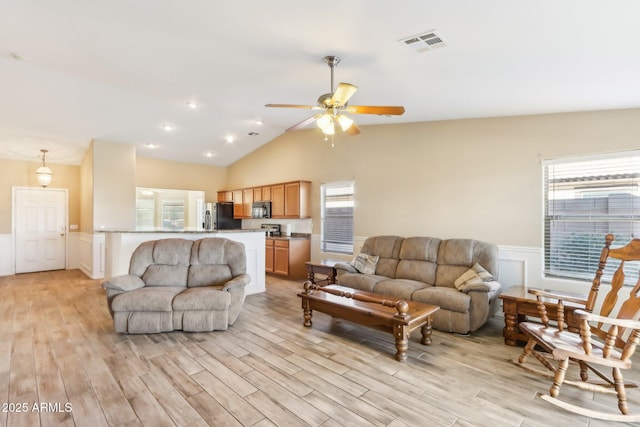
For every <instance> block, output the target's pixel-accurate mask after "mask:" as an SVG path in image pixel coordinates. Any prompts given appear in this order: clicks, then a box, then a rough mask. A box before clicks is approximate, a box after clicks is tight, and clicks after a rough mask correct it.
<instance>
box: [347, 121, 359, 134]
mask: <svg viewBox="0 0 640 427" xmlns="http://www.w3.org/2000/svg"><path fill="white" fill-rule="evenodd" d="M345 132H347V133H348V134H349V135H358V134H359V133H360V128H359V127H358V125H356V124H355V123H352V124H351V126H349V128H348V129H347V130H346V131H345Z"/></svg>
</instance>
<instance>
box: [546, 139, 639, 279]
mask: <svg viewBox="0 0 640 427" xmlns="http://www.w3.org/2000/svg"><path fill="white" fill-rule="evenodd" d="M543 168H544V255H545V257H544V258H545V274H546V275H547V276H556V277H564V278H572V279H585V280H591V279H593V277H594V274H595V272H596V270H597V269H598V261H599V259H600V253H601V251H602V248H603V246H604V238H605V235H606V234H607V233H611V234H613V235H614V236H615V241H614V243H613V247H616V246H622V245H624V244H626V243H628V242H629V241H630V240H631V239H632V238H633V237H640V190H639V186H640V151H634V152H625V153H617V154H615V155H609V156H606V157H604V156H598V157H584V158H576V159H570V160H554V161H546V162H544V163H543ZM611 264H614V263H611ZM615 268H617V265H615V264H614V265H607V268H606V269H605V275H604V280H605V281H610V280H611V275H612V272H613V271H614V270H615ZM633 268H634V269H635V273H634V274H627V277H626V281H625V283H627V284H632V283H636V281H637V280H638V266H637V265H635V266H633Z"/></svg>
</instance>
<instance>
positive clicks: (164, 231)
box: [97, 228, 264, 234]
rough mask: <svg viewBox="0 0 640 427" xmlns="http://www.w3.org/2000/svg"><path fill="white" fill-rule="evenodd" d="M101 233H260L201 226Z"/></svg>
mask: <svg viewBox="0 0 640 427" xmlns="http://www.w3.org/2000/svg"><path fill="white" fill-rule="evenodd" d="M97 231H98V232H101V233H154V234H155V233H168V234H218V233H262V234H264V230H262V229H259V228H235V229H231V230H205V229H202V228H184V229H180V230H167V229H164V228H157V229H154V228H151V229H144V230H97Z"/></svg>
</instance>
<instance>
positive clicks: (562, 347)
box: [518, 235, 640, 422]
mask: <svg viewBox="0 0 640 427" xmlns="http://www.w3.org/2000/svg"><path fill="white" fill-rule="evenodd" d="M612 241H613V236H612V235H607V237H606V244H605V248H604V249H603V251H602V255H601V258H600V264H599V266H598V272H597V273H596V278H595V279H594V281H593V287H592V290H591V292H590V293H589V300H588V302H587V303H586V304H585V310H576V311H575V315H576V316H577V318H578V319H579V320H580V333H579V334H576V333H574V332H570V331H567V330H565V326H564V322H563V319H564V317H563V316H562V313H561V312H559V313H558V325H557V326H555V327H554V326H551V325H550V324H549V319H548V317H547V313H546V309H545V306H544V303H543V302H542V295H540V294H538V295H537V297H538V302H539V304H538V305H539V311H540V317H541V320H542V324H539V323H533V322H523V323H521V324H520V329H521V330H522V331H523V332H524V333H525V334H527V335H528V336H529V341H528V342H527V345H526V346H525V348H524V350H523V352H522V355H521V356H520V358H519V360H518V362H519V364H521V365H522V364H523V363H524V362H525V359H526V358H527V356H529V354H531V353H533V354H534V355H535V357H536V359H538V360H539V361H540V362H541V363H542V364H543V365H544V366H545V367H547V368H548V369H549V370H551V371H552V372H553V385H552V386H551V388H550V390H549V395H543V394H539V397H541V398H542V399H544V400H545V401H548V402H550V403H552V404H554V405H556V406H559V407H561V408H564V409H566V410H569V411H571V412H574V413H578V414H581V415H586V416H588V417H592V418H599V419H603V420H610V421H625V422H632V421H640V414H630V413H629V409H628V407H627V398H626V388H628V387H635V385H633V384H625V383H624V380H623V376H622V372H621V370H622V369H629V368H630V367H631V359H630V358H631V355H632V354H633V352H634V351H635V348H636V345H638V344H639V343H640V321H638V320H637V319H638V318H639V317H640V296H639V295H638V293H639V291H640V278H639V279H638V282H637V283H636V285H635V286H634V287H633V289H632V290H631V292H630V294H629V298H628V299H627V300H626V301H624V303H622V305H621V306H620V309H619V310H618V315H617V316H616V317H610V314H611V312H612V311H613V309H614V308H615V306H616V302H617V300H618V291H619V290H620V289H621V288H622V287H623V284H624V279H625V273H624V267H625V262H628V261H639V260H640V239H633V240H632V241H631V242H629V243H628V244H627V245H625V246H623V247H621V248H615V249H610V248H609V247H610V244H611V242H612ZM609 258H615V259H617V260H619V261H620V265H619V267H618V269H617V270H616V271H615V273H614V275H613V279H612V282H611V290H610V291H609V293H608V294H607V296H606V297H605V299H604V301H603V303H602V309H601V310H600V315H596V314H592V313H590V312H589V311H588V310H589V309H590V308H593V305H594V304H595V300H594V301H592V300H591V299H592V297H594V298H595V295H596V294H597V292H598V288H599V285H600V278H601V276H602V271H603V270H604V267H605V264H606V262H607V260H608V259H609ZM543 294H544V296H545V297H547V298H548V297H550V294H549V293H543ZM558 305H559V307H560V308H559V311H561V310H562V301H561V300H559V304H558ZM590 322H591V323H590ZM593 336H595V337H593ZM593 338H596V339H593ZM536 345H538V346H540V347H542V348H543V349H544V350H545V351H547V352H548V353H549V354H550V356H551V357H552V358H553V359H555V360H557V361H558V367H557V368H555V367H554V366H553V365H552V364H551V362H550V361H549V360H548V357H546V356H545V355H543V354H541V353H538V352H537V351H536V350H535V347H536ZM569 361H576V362H578V364H579V366H580V378H581V380H582V381H565V374H566V371H567V368H568V365H569ZM594 365H600V366H604V367H609V368H611V369H612V378H609V377H608V376H607V375H605V374H604V373H602V372H600V371H599V370H598V369H597V368H596V367H595V366H594ZM588 370H591V371H592V372H594V373H595V374H596V375H597V376H599V377H600V378H601V379H603V380H604V381H605V383H604V384H594V383H590V382H587V380H588ZM563 383H565V384H571V385H576V386H578V387H580V388H582V389H586V390H589V391H596V392H604V393H615V394H617V398H618V409H619V411H620V412H621V414H619V413H604V412H599V411H594V410H591V409H588V408H584V407H581V406H577V405H574V404H570V403H567V402H564V401H562V400H559V399H557V397H558V395H559V393H560V386H561V385H562V384H563ZM612 388H613V389H614V390H615V391H613V390H612Z"/></svg>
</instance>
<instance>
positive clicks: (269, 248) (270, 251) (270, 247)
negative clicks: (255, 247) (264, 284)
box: [264, 239, 275, 273]
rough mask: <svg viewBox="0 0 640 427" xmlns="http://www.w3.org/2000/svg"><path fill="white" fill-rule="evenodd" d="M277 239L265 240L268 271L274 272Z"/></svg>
mask: <svg viewBox="0 0 640 427" xmlns="http://www.w3.org/2000/svg"><path fill="white" fill-rule="evenodd" d="M274 247H275V241H274V240H273V239H266V240H265V248H264V255H265V260H264V269H265V271H266V272H267V273H273V255H274Z"/></svg>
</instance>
